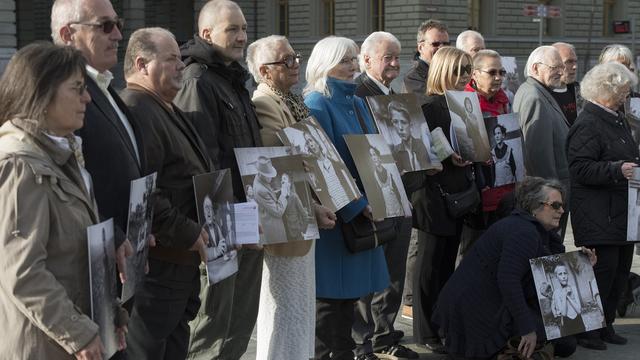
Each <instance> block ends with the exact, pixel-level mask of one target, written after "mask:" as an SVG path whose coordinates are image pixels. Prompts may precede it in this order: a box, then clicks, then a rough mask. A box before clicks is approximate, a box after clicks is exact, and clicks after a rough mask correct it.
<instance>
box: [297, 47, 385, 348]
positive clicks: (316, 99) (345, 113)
mask: <svg viewBox="0 0 640 360" xmlns="http://www.w3.org/2000/svg"><path fill="white" fill-rule="evenodd" d="M357 55H358V46H357V45H356V43H355V42H353V40H350V39H347V38H343V37H334V36H331V37H327V38H324V39H322V40H320V41H319V42H318V43H317V44H316V45H315V46H314V48H313V51H312V52H311V56H310V57H309V63H308V64H307V72H306V75H307V76H306V78H307V86H306V87H305V89H304V93H305V94H306V97H305V103H306V104H307V106H309V109H310V110H311V114H312V115H313V116H314V117H316V119H317V120H318V123H319V124H320V126H322V128H323V129H324V131H325V132H326V133H327V135H328V137H329V139H331V141H332V142H333V144H334V145H335V147H336V149H337V150H338V152H339V154H340V156H341V157H342V159H344V162H345V164H346V165H347V168H348V169H349V171H350V172H351V175H352V176H353V177H354V178H355V179H356V180H357V182H358V185H359V186H361V182H360V181H359V176H358V173H357V171H356V167H355V163H354V161H353V158H352V157H351V154H350V153H349V150H348V148H347V144H346V142H345V140H344V137H343V135H348V134H363V133H374V132H375V126H374V124H373V120H372V119H371V117H370V115H369V112H368V110H367V106H366V104H365V102H364V101H363V100H362V99H360V98H359V97H357V96H355V91H356V84H355V82H354V74H355V72H356V69H357V66H358V64H357V61H356V60H357ZM361 190H362V188H361ZM360 214H362V215H363V216H366V217H368V218H370V219H371V208H370V207H369V205H368V203H367V200H366V196H365V197H361V198H359V199H357V200H354V201H352V202H351V203H349V204H348V205H347V206H345V207H343V208H342V209H340V210H339V211H337V214H336V215H337V216H338V219H337V225H336V227H335V228H334V229H331V230H321V231H320V239H319V240H318V241H317V242H316V249H315V250H316V317H317V322H316V355H315V358H316V359H322V360H324V359H340V360H343V359H344V360H347V359H348V360H351V359H354V355H353V349H354V348H355V342H354V340H353V338H352V337H351V328H352V326H353V323H354V305H355V303H356V301H357V300H358V298H360V297H362V296H364V295H367V294H369V293H373V292H377V291H381V290H383V289H384V288H386V287H387V286H388V285H389V274H388V271H387V265H386V261H385V258H384V252H383V250H382V248H381V247H376V248H374V249H370V250H364V251H360V252H357V253H350V252H349V251H348V250H347V247H346V245H345V242H344V239H343V235H342V231H341V228H342V224H343V223H346V222H350V221H352V220H353V219H355V218H356V216H358V215H360ZM367 356H368V357H367ZM372 356H373V355H372V354H366V355H359V356H358V357H356V359H371V358H375V357H372Z"/></svg>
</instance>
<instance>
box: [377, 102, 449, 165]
mask: <svg viewBox="0 0 640 360" xmlns="http://www.w3.org/2000/svg"><path fill="white" fill-rule="evenodd" d="M367 103H368V104H369V108H370V109H371V114H372V115H373V118H374V120H375V122H376V126H377V127H378V131H379V133H380V134H381V135H382V136H383V137H384V139H385V141H386V142H387V144H388V145H389V146H390V147H391V153H392V155H393V158H394V159H395V161H396V165H397V166H398V170H399V171H400V174H404V173H405V172H410V171H421V170H432V169H438V170H442V164H441V163H440V159H439V157H438V156H436V154H435V153H434V150H433V148H432V145H433V144H432V138H431V133H430V132H429V127H428V126H427V121H426V119H425V118H424V113H423V112H422V109H421V108H420V106H419V102H418V98H417V95H416V94H395V95H380V96H367Z"/></svg>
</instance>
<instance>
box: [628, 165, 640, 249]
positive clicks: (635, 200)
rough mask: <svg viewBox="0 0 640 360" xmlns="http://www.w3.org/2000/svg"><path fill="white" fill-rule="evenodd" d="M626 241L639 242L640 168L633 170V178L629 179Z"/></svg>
mask: <svg viewBox="0 0 640 360" xmlns="http://www.w3.org/2000/svg"><path fill="white" fill-rule="evenodd" d="M627 240H628V241H640V168H635V169H633V177H632V178H631V179H629V204H628V211H627Z"/></svg>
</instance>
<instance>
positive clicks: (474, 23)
mask: <svg viewBox="0 0 640 360" xmlns="http://www.w3.org/2000/svg"><path fill="white" fill-rule="evenodd" d="M467 6H468V10H469V18H468V21H467V28H468V29H472V30H476V31H478V32H480V33H481V34H483V35H493V34H494V33H495V23H496V21H495V11H496V0H468V1H467Z"/></svg>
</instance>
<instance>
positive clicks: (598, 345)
mask: <svg viewBox="0 0 640 360" xmlns="http://www.w3.org/2000/svg"><path fill="white" fill-rule="evenodd" d="M578 344H579V345H580V346H582V347H585V348H587V349H591V350H607V344H605V343H604V341H602V340H600V339H597V338H590V339H587V338H583V339H578Z"/></svg>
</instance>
